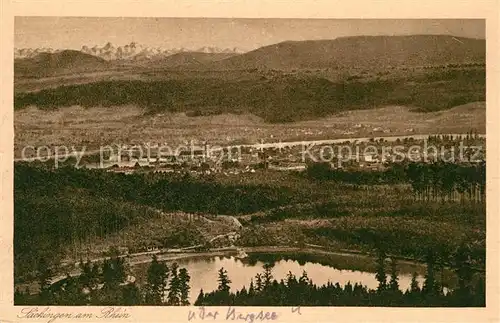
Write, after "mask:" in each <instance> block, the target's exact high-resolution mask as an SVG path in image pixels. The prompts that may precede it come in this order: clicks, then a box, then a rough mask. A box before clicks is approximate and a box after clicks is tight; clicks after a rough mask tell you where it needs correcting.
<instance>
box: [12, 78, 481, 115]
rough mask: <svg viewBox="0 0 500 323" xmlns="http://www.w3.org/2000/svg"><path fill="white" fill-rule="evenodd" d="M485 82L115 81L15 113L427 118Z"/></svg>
mask: <svg viewBox="0 0 500 323" xmlns="http://www.w3.org/2000/svg"><path fill="white" fill-rule="evenodd" d="M485 80H486V77H485V71H484V70H483V69H456V70H455V69H451V70H448V69H444V70H437V71H434V72H432V73H428V74H425V75H424V76H414V77H408V79H406V78H402V79H393V80H383V79H375V80H366V81H358V80H350V81H347V80H346V81H338V82H332V81H330V80H327V79H325V78H320V77H314V76H300V77H299V76H295V75H282V76H276V77H271V78H267V77H265V76H262V77H261V78H260V79H250V80H247V79H241V80H231V81H228V80H221V79H182V80H162V81H139V80H134V81H119V80H115V81H100V82H95V83H86V84H77V85H64V86H59V87H57V88H51V89H44V90H41V91H38V92H19V93H16V94H15V97H14V107H15V109H21V108H24V107H27V106H30V105H34V106H37V107H39V108H41V109H54V108H63V107H68V106H73V105H79V106H83V107H96V106H102V107H108V106H122V105H128V104H133V105H137V106H140V107H144V108H146V109H147V110H148V111H149V112H150V113H159V112H165V111H170V112H186V113H187V114H188V115H191V116H198V115H211V114H220V113H252V114H254V115H257V116H260V117H262V118H263V119H264V120H266V121H268V122H291V121H299V120H306V119H314V118H319V117H324V116H327V115H331V114H333V113H336V112H340V111H345V110H353V109H362V108H363V109H365V108H366V107H378V106H383V105H391V104H398V105H406V106H412V107H416V108H418V109H420V110H422V109H424V110H422V111H438V110H443V109H449V108H452V107H455V106H458V105H462V104H465V103H469V102H476V101H484V100H485Z"/></svg>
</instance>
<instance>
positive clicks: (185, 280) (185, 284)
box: [179, 268, 191, 306]
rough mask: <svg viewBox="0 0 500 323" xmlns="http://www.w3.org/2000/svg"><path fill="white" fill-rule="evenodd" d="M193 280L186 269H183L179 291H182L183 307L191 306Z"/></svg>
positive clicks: (180, 273)
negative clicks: (190, 296) (191, 281)
mask: <svg viewBox="0 0 500 323" xmlns="http://www.w3.org/2000/svg"><path fill="white" fill-rule="evenodd" d="M190 280H191V277H190V276H189V273H188V271H187V270H186V268H181V270H180V271H179V284H180V286H179V289H180V294H181V300H180V302H181V305H182V306H186V305H189V290H190V287H189V281H190Z"/></svg>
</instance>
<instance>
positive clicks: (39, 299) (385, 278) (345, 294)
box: [14, 245, 486, 307]
mask: <svg viewBox="0 0 500 323" xmlns="http://www.w3.org/2000/svg"><path fill="white" fill-rule="evenodd" d="M437 257H438V253H437V252H435V251H433V250H429V252H428V255H427V258H426V264H427V266H426V268H427V269H426V274H425V280H424V283H423V285H422V286H420V284H419V282H418V280H417V278H418V276H417V274H416V273H413V276H412V280H411V285H410V287H409V288H408V289H407V290H406V291H403V290H402V288H401V287H400V285H399V278H398V274H399V273H398V269H397V268H398V264H397V260H396V259H395V258H391V259H390V261H389V262H388V261H387V254H386V253H385V251H384V249H379V251H378V257H377V260H376V263H377V266H376V273H375V278H376V279H377V281H378V287H377V288H376V289H370V288H368V287H367V286H364V285H362V284H360V283H354V284H352V283H351V282H348V283H347V284H345V285H344V286H341V285H340V284H339V283H338V282H337V283H334V282H328V283H327V284H324V285H322V286H318V285H315V284H314V283H313V281H312V279H310V278H309V277H308V275H307V272H306V271H303V273H302V275H301V276H300V277H296V276H295V275H294V274H292V273H291V272H289V273H288V274H287V276H286V277H285V278H284V279H281V280H280V281H278V280H277V279H275V277H274V276H273V272H272V268H273V264H272V263H266V264H265V265H264V266H263V272H261V273H258V274H257V275H256V276H255V277H254V278H252V279H251V280H250V283H249V286H248V288H247V287H246V286H243V287H242V288H241V289H238V290H235V291H234V290H233V291H231V283H232V282H231V280H230V278H229V276H228V273H227V270H225V269H224V268H220V270H219V271H218V277H217V283H218V287H217V289H216V290H215V291H210V292H204V291H203V290H200V292H199V294H198V297H197V299H196V301H195V303H194V304H193V305H196V306H232V305H235V306H299V305H302V306H452V307H456V306H464V307H472V306H476V307H477V306H478V307H481V306H483V307H484V306H485V290H486V286H485V279H484V274H483V273H477V272H475V270H474V268H473V267H472V266H471V263H470V261H469V249H468V247H467V246H466V245H461V246H460V247H459V248H458V249H457V251H456V253H455V254H454V261H453V264H452V268H453V270H454V272H455V274H456V277H457V285H456V287H455V288H454V289H452V290H447V291H445V289H444V285H443V281H442V280H441V279H440V275H439V273H440V271H442V270H443V267H442V266H441V265H440V263H439V261H437ZM40 264H41V265H40V267H39V268H38V275H37V278H38V282H39V284H40V291H39V292H38V293H36V294H33V295H30V292H29V290H26V291H21V290H19V289H16V291H15V294H14V303H15V304H16V305H25V304H26V305H128V306H131V305H154V306H187V305H191V304H190V301H189V294H190V286H189V283H190V280H191V277H190V275H189V273H188V271H187V270H186V269H185V268H179V266H178V264H177V263H173V264H172V265H171V266H170V267H168V266H167V264H165V263H164V262H160V261H158V259H157V257H156V256H153V257H152V261H151V263H150V265H149V268H148V270H147V277H146V282H145V283H144V284H143V285H139V284H136V283H135V282H130V281H129V282H127V271H128V269H127V266H126V264H125V261H124V258H111V259H107V260H105V261H104V262H103V263H102V264H99V263H94V264H92V263H91V262H90V261H87V262H85V263H84V262H83V261H81V262H80V264H81V265H80V266H81V274H80V275H79V276H76V277H71V276H69V275H68V276H67V278H66V279H64V280H62V281H60V282H57V283H55V284H51V279H52V276H53V272H52V269H51V267H49V266H47V265H46V262H44V261H40Z"/></svg>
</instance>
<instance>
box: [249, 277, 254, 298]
mask: <svg viewBox="0 0 500 323" xmlns="http://www.w3.org/2000/svg"><path fill="white" fill-rule="evenodd" d="M254 295H255V288H254V286H253V278H251V279H250V286H249V287H248V296H250V297H252V296H254Z"/></svg>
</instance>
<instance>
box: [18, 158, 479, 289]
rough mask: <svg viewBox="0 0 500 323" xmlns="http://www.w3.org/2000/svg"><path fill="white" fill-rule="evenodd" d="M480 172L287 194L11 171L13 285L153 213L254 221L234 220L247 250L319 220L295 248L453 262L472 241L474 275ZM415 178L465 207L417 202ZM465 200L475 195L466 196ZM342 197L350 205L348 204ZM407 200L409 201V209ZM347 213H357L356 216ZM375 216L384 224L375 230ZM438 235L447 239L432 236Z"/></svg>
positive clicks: (300, 186)
mask: <svg viewBox="0 0 500 323" xmlns="http://www.w3.org/2000/svg"><path fill="white" fill-rule="evenodd" d="M316 167H317V166H311V169H310V170H308V173H309V174H310V175H311V174H312V175H314V174H316V171H315V170H314V169H315V168H316ZM484 167H485V165H484V164H480V165H477V166H456V165H455V166H450V165H447V164H436V165H433V164H431V165H420V166H419V165H413V164H410V165H407V166H405V167H401V166H394V168H392V169H390V170H388V171H382V172H365V173H357V172H346V171H338V170H329V172H330V173H327V174H329V175H328V177H327V178H328V179H331V180H325V179H321V180H320V181H319V182H318V183H315V182H316V180H315V179H313V180H309V179H307V178H303V176H304V175H299V174H297V175H292V174H290V175H287V176H289V177H288V179H287V181H288V182H287V183H289V185H288V186H286V185H279V189H277V187H276V186H275V185H276V184H273V181H269V182H266V181H261V182H258V183H241V182H240V183H237V182H232V183H224V182H220V181H217V180H215V179H213V178H211V177H207V178H194V177H192V176H190V175H188V174H174V175H163V174H144V173H143V174H141V173H137V174H131V175H124V174H116V173H110V172H106V171H102V170H85V169H75V168H73V167H63V168H58V169H52V168H50V167H49V166H47V165H44V164H26V163H16V164H15V167H14V256H15V271H16V277H17V279H21V278H22V277H25V278H28V277H30V276H33V271H34V268H36V267H37V261H38V259H40V258H41V257H44V258H46V259H50V261H51V262H52V263H54V264H57V263H58V262H59V261H60V260H61V258H62V257H63V255H62V254H61V252H60V250H61V247H62V246H64V247H70V248H72V249H73V250H82V248H83V247H84V245H86V244H88V243H89V242H90V241H92V240H93V239H95V238H97V237H100V238H105V237H107V236H108V235H110V234H113V233H116V232H120V231H121V230H123V229H125V228H130V227H134V226H135V225H137V224H138V223H141V222H144V221H148V222H149V221H155V220H156V219H157V218H158V213H157V212H155V211H153V210H162V211H165V212H169V211H183V212H188V213H192V214H196V213H199V214H214V215H216V214H227V215H236V216H243V215H245V214H255V215H252V216H251V217H249V218H248V219H243V218H240V220H241V221H242V223H243V224H244V225H245V226H248V229H246V228H244V230H243V232H242V237H241V239H240V240H241V241H240V243H242V244H243V245H249V246H253V245H262V244H263V243H266V242H265V241H266V239H264V238H265V237H267V236H268V235H267V234H262V235H257V236H255V234H254V233H255V232H260V231H259V230H261V228H260V226H268V224H269V223H280V222H283V221H284V220H286V219H325V220H328V221H330V222H331V224H330V225H324V226H318V227H305V228H303V229H300V230H301V233H300V236H299V237H296V238H294V239H298V240H302V239H306V240H307V239H311V240H310V241H319V240H318V239H328V241H331V240H332V239H333V240H337V241H342V242H345V243H348V244H349V245H351V246H356V247H361V248H366V249H367V251H370V250H372V249H373V248H374V247H377V241H386V242H387V244H388V245H390V246H392V248H393V249H394V250H391V252H393V253H395V254H400V255H405V256H408V257H412V258H415V259H422V258H423V257H424V254H422V253H421V252H420V251H421V249H422V248H423V247H432V246H434V247H436V246H439V247H440V248H441V249H442V250H443V251H446V253H448V254H450V253H451V252H452V251H453V249H454V248H455V247H456V245H457V243H460V242H461V241H469V242H471V241H475V245H474V246H473V247H472V249H473V252H472V254H473V259H474V262H475V264H476V266H479V267H483V266H484V263H485V252H484V243H485V241H484V237H483V234H484V230H485V216H484V214H485V206H484V181H485V177H484V176H485V169H484ZM449 168H453V169H454V170H455V172H454V173H453V174H454V175H455V174H465V175H466V176H467V177H465V178H462V177H457V176H456V175H455V177H452V176H449V177H448V176H445V177H439V176H440V175H439V174H443V170H448V169H449ZM319 169H320V171H321V172H323V171H324V170H325V169H324V168H322V166H319ZM416 170H418V171H421V172H424V174H426V176H428V177H425V178H426V179H428V178H432V177H430V176H431V175H432V174H434V175H433V176H435V177H434V178H439V179H440V181H441V179H443V178H445V179H446V180H448V179H449V180H450V181H451V182H452V183H453V186H452V187H455V188H457V187H458V185H461V186H460V187H465V188H466V190H465V191H464V190H462V191H458V188H457V192H458V193H457V192H456V193H455V194H459V195H457V196H461V198H458V199H456V200H453V199H451V200H450V198H449V197H448V196H449V184H448V183H447V184H446V185H443V184H442V183H441V182H438V183H439V184H438V185H436V184H435V182H433V181H432V180H426V181H425V182H423V183H426V185H432V186H431V188H434V191H433V192H434V193H433V194H431V195H430V198H429V199H428V198H425V199H424V200H422V197H421V195H422V192H424V191H422V190H421V187H423V188H425V187H426V186H422V184H421V182H420V181H419V180H420V179H421V178H422V177H421V175H419V176H416V175H415V174H420V173H418V172H417V171H416ZM321 172H320V174H323V173H321ZM429 174H430V175H429ZM471 176H472V177H471ZM268 177H269V176H266V178H268ZM306 177H307V175H306ZM313 178H314V176H313ZM380 183H393V185H392V186H394V188H383V186H380V185H378V186H374V185H376V184H380ZM394 183H402V184H401V185H406V186H410V187H413V189H411V190H410V192H413V193H412V194H413V197H412V196H411V195H408V196H405V195H402V194H401V193H398V191H399V190H401V188H399V187H398V185H400V184H394ZM464 183H466V184H467V185H468V186H466V185H465V184H464ZM367 185H368V186H367ZM470 187H472V188H474V189H475V190H476V191H473V189H471V188H470ZM374 189H375V191H374ZM380 189H384V190H387V189H390V190H391V191H389V192H394V193H391V194H394V196H395V198H396V200H393V199H392V198H391V199H388V200H387V202H388V204H387V205H385V206H382V205H380V202H381V201H379V200H378V199H374V197H375V196H377V194H379V193H378V192H377V190H380ZM404 190H405V189H403V191H402V192H404ZM471 191H472V192H479V193H480V194H479V193H477V194H472V193H469V192H471ZM346 192H348V193H349V194H351V195H352V198H346V197H345V194H346ZM339 194H343V195H339ZM367 194H368V195H367ZM380 194H384V193H383V192H381V193H380ZM405 194H406V193H405ZM426 196H427V195H426ZM387 198H388V196H387V194H386V199H387ZM408 198H413V202H412V201H411V200H408ZM408 203H409V204H408ZM436 203H437V204H436ZM353 207H355V208H356V209H354V210H355V212H356V213H353ZM258 214H261V215H258ZM377 217H380V219H381V220H380V221H377V220H376V219H377ZM372 219H373V221H372ZM446 223H453V225H452V226H449V225H446ZM441 227H442V228H443V230H446V231H447V232H442V233H439V234H438V230H439V229H440V228H441ZM445 228H447V229H445ZM191 231H192V230H191ZM191 231H190V230H189V228H184V229H183V230H179V232H178V234H176V235H174V236H171V237H166V238H165V239H166V240H165V241H166V242H167V243H168V245H169V246H176V247H183V246H184V247H187V246H188V245H187V244H189V243H192V242H195V241H197V239H198V238H197V237H196V235H197V233H196V232H195V231H192V232H191ZM290 234H291V232H290ZM278 236H279V234H278ZM259 237H260V238H259ZM167 238H168V239H167ZM256 239H257V240H256ZM130 243H133V242H130ZM269 243H270V244H274V242H269Z"/></svg>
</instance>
